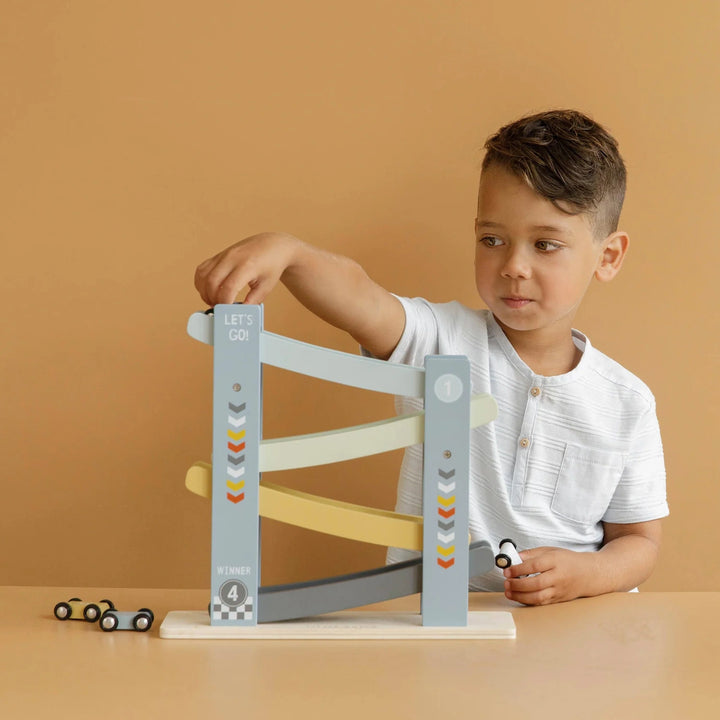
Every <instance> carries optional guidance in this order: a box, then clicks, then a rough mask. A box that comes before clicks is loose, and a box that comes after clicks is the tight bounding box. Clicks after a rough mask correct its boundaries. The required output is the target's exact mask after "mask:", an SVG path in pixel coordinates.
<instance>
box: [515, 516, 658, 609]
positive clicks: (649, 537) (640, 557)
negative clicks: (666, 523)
mask: <svg viewBox="0 0 720 720" xmlns="http://www.w3.org/2000/svg"><path fill="white" fill-rule="evenodd" d="M603 528H604V531H605V538H604V540H603V546H602V548H600V550H599V551H598V552H574V551H572V550H565V549H563V548H554V547H539V548H533V549H532V550H525V551H523V552H521V553H520V557H521V558H522V563H521V564H520V565H513V566H511V567H509V568H507V569H506V570H505V595H506V597H508V598H510V599H511V600H515V601H517V602H520V603H523V604H524V605H548V604H550V603H556V602H565V601H566V600H574V599H575V598H579V597H591V596H593V595H602V594H603V593H608V592H618V591H627V590H632V589H633V588H634V587H636V586H637V585H639V584H640V583H641V582H643V581H644V580H646V579H647V578H648V577H649V576H650V574H651V573H652V571H653V568H654V567H655V563H656V561H657V556H658V550H659V548H660V538H661V521H660V520H649V521H648V522H641V523H630V524H627V525H621V524H618V523H603ZM536 573H537V574H536ZM523 576H527V577H523ZM530 576H532V577H530Z"/></svg>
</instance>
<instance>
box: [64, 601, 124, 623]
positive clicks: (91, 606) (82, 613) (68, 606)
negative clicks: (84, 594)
mask: <svg viewBox="0 0 720 720" xmlns="http://www.w3.org/2000/svg"><path fill="white" fill-rule="evenodd" d="M114 609H115V605H113V602H112V600H100V601H99V602H96V603H86V602H83V601H82V600H81V599H80V598H70V599H69V600H68V601H67V602H59V603H58V604H57V605H56V606H55V608H54V610H53V613H54V615H55V617H56V618H57V619H58V620H85V621H86V622H97V621H98V620H99V619H100V617H101V616H102V614H103V613H104V612H106V611H107V610H114Z"/></svg>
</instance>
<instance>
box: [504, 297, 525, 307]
mask: <svg viewBox="0 0 720 720" xmlns="http://www.w3.org/2000/svg"><path fill="white" fill-rule="evenodd" d="M500 299H501V300H502V301H503V302H504V303H505V304H506V305H507V306H508V307H509V308H521V307H525V305H528V304H529V303H531V302H532V300H530V299H529V298H525V297H518V296H515V295H511V296H509V297H504V298H500Z"/></svg>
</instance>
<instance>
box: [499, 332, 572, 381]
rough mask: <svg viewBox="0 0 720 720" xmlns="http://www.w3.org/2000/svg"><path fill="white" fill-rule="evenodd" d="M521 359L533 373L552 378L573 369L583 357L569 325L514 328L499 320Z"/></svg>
mask: <svg viewBox="0 0 720 720" xmlns="http://www.w3.org/2000/svg"><path fill="white" fill-rule="evenodd" d="M498 325H500V327H501V328H502V331H503V332H504V333H505V336H506V337H507V339H508V340H509V341H510V344H511V345H512V346H513V348H514V349H515V352H516V353H517V354H518V355H519V356H520V358H521V360H522V361H523V362H524V363H525V364H526V365H527V366H528V367H529V368H530V369H531V370H532V371H533V372H534V373H535V374H536V375H544V376H546V377H551V376H553V375H564V374H565V373H568V372H570V371H571V370H572V369H574V368H575V367H576V366H577V364H578V363H579V362H580V359H581V358H582V355H583V354H582V350H580V349H579V348H578V347H577V345H575V343H574V341H573V337H572V328H564V327H563V328H557V329H553V330H550V329H543V330H513V329H512V328H508V327H507V326H505V325H503V324H502V323H501V322H499V321H498Z"/></svg>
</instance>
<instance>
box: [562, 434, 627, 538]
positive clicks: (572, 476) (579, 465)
mask: <svg viewBox="0 0 720 720" xmlns="http://www.w3.org/2000/svg"><path fill="white" fill-rule="evenodd" d="M624 465H625V458H624V456H623V455H622V453H616V452H607V451H599V450H595V449H592V448H587V447H582V446H580V445H572V444H570V443H568V444H567V445H566V446H565V452H564V454H563V459H562V463H561V464H560V469H559V471H558V477H557V482H556V484H555V491H554V493H553V497H552V502H551V504H550V509H551V510H552V512H553V513H555V514H556V515H559V516H560V517H563V518H566V519H567V520H572V521H573V522H577V523H582V524H588V523H591V524H593V525H594V524H595V523H598V522H600V520H601V519H602V517H603V515H604V514H605V511H606V510H607V507H608V505H609V504H610V500H612V497H613V494H614V493H615V489H616V488H617V485H618V483H619V482H620V478H621V476H622V473H623V468H624Z"/></svg>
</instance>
